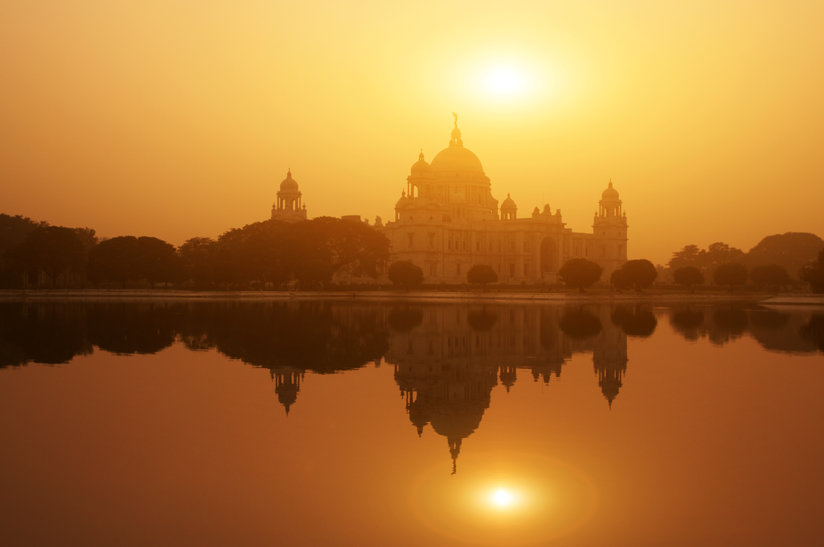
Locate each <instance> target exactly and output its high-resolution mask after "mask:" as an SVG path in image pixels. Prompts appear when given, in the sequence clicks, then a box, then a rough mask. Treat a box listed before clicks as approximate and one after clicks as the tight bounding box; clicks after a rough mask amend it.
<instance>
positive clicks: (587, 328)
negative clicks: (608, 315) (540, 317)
mask: <svg viewBox="0 0 824 547" xmlns="http://www.w3.org/2000/svg"><path fill="white" fill-rule="evenodd" d="M558 326H560V327H561V330H562V331H563V332H564V334H566V335H567V336H569V337H570V338H574V339H582V338H590V337H592V336H596V335H597V334H598V333H600V332H601V320H600V319H598V316H597V315H593V314H592V313H590V312H588V311H586V310H585V309H583V308H580V309H571V310H566V311H565V312H564V315H563V316H562V317H561V320H560V321H559V322H558Z"/></svg>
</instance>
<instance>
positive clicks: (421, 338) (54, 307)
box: [0, 302, 824, 545]
mask: <svg viewBox="0 0 824 547" xmlns="http://www.w3.org/2000/svg"><path fill="white" fill-rule="evenodd" d="M822 394H824V311H822V310H818V311H816V310H775V309H767V308H762V307H759V306H756V305H754V304H740V303H737V304H736V303H722V304H716V305H713V306H708V305H707V306H702V305H689V306H685V305H672V306H668V305H657V306H651V305H643V304H624V305H595V304H589V305H574V306H548V305H486V306H481V305H467V304H461V305H457V304H449V305H447V304H420V305H418V304H388V303H374V304H366V303H361V304H348V303H333V302H313V303H303V304H297V303H289V304H285V303H272V302H251V303H250V302H246V303H233V302H198V303H185V302H152V303H149V302H137V303H122V302H121V303H112V302H108V303H107V302H99V303H91V304H81V303H71V302H63V303H3V304H0V439H2V443H3V444H2V449H0V543H3V544H5V545H264V544H266V545H422V544H426V545H452V544H458V545H460V544H479V545H520V544H547V543H557V544H563V545H604V544H614V545H639V544H673V545H696V544H718V545H729V544H748V545H760V544H766V545H817V544H821V542H822V541H824V470H823V469H822V462H824V439H822V435H821V432H822V418H824V397H822Z"/></svg>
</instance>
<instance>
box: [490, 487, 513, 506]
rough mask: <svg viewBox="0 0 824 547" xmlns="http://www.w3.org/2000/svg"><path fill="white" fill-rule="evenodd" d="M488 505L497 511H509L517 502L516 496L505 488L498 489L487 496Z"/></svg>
mask: <svg viewBox="0 0 824 547" xmlns="http://www.w3.org/2000/svg"><path fill="white" fill-rule="evenodd" d="M489 501H490V503H491V504H492V505H493V506H495V507H496V508H498V509H509V508H510V507H512V506H513V505H515V504H516V503H517V501H518V498H517V496H516V495H515V494H514V493H513V492H511V491H510V490H507V489H505V488H498V489H496V490H495V491H493V492H492V493H491V494H490V496H489Z"/></svg>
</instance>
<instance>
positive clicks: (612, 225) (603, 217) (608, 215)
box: [592, 180, 628, 280]
mask: <svg viewBox="0 0 824 547" xmlns="http://www.w3.org/2000/svg"><path fill="white" fill-rule="evenodd" d="M627 227H628V226H627V214H626V213H625V212H624V211H623V208H622V206H621V198H620V197H619V195H618V191H617V190H616V189H615V188H613V187H612V180H610V181H609V186H607V189H606V190H604V191H603V192H602V193H601V201H599V202H598V211H596V212H595V218H594V219H593V222H592V233H593V236H594V238H595V241H596V244H595V247H596V248H595V257H596V258H597V260H598V262H599V263H600V264H601V265H602V266H603V268H604V274H603V275H602V276H601V279H606V280H608V279H609V276H610V275H611V274H612V272H614V271H615V270H617V269H618V268H620V267H621V266H623V264H624V262H626V261H627Z"/></svg>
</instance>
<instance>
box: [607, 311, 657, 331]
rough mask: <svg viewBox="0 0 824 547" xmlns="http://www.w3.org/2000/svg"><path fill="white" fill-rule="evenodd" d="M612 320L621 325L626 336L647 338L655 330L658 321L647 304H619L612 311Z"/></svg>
mask: <svg viewBox="0 0 824 547" xmlns="http://www.w3.org/2000/svg"><path fill="white" fill-rule="evenodd" d="M612 322H613V324H615V325H618V326H619V327H621V330H623V331H624V334H626V335H627V336H639V337H641V338H647V337H648V336H651V335H652V333H653V332H655V327H657V326H658V321H657V320H656V319H655V315H654V314H653V313H652V306H650V305H648V304H634V305H629V304H619V305H617V306H615V310H613V312H612Z"/></svg>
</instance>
